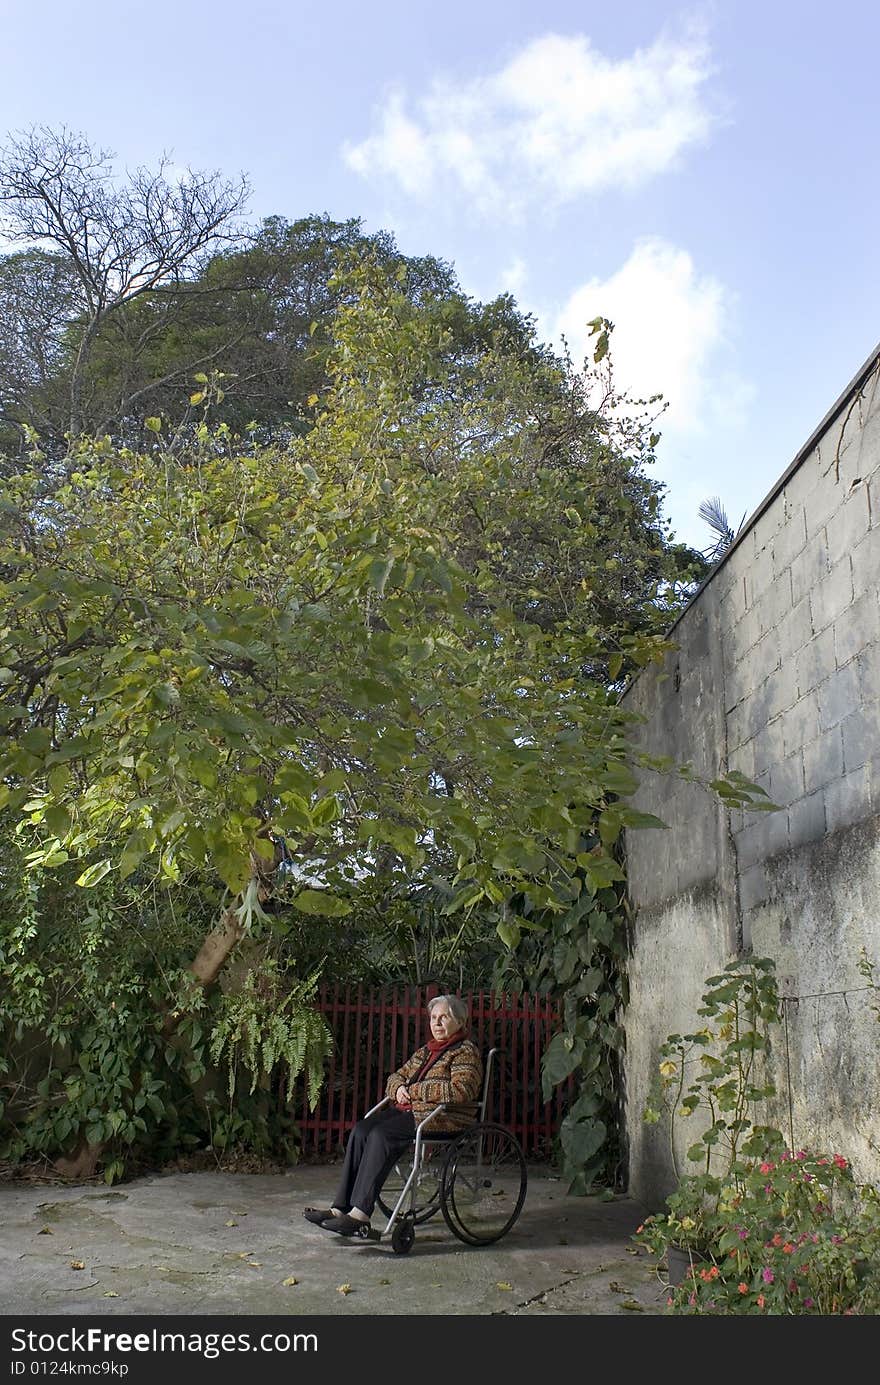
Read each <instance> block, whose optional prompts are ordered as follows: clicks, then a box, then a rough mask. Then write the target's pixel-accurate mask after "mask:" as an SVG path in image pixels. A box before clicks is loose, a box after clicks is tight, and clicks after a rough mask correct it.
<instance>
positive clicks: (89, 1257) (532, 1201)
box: [0, 1164, 666, 1316]
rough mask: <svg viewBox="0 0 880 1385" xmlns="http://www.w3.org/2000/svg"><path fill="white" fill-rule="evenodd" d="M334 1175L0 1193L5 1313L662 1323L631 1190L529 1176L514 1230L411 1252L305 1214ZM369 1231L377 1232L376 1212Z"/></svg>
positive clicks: (421, 1237) (439, 1225)
mask: <svg viewBox="0 0 880 1385" xmlns="http://www.w3.org/2000/svg"><path fill="white" fill-rule="evenodd" d="M337 1173H338V1170H337V1168H336V1167H334V1166H332V1165H319V1164H303V1165H298V1166H297V1167H295V1168H292V1169H290V1170H288V1171H287V1172H285V1173H283V1174H275V1175H264V1174H227V1173H204V1172H202V1173H175V1174H170V1175H156V1176H152V1177H146V1178H138V1179H135V1180H133V1181H132V1182H130V1183H124V1184H122V1185H121V1186H117V1187H113V1188H107V1187H104V1186H103V1185H101V1184H98V1183H88V1184H81V1185H58V1184H38V1185H29V1184H20V1183H6V1184H2V1185H0V1227H2V1230H0V1313H2V1314H16V1315H26V1314H27V1315H46V1314H50V1315H58V1314H61V1315H64V1314H69V1315H79V1316H81V1315H84V1314H88V1315H91V1316H94V1315H101V1316H105V1315H106V1316H111V1315H114V1314H118V1315H131V1314H152V1315H175V1314H176V1315H184V1314H186V1315H198V1314H226V1315H236V1316H238V1315H247V1314H250V1315H274V1314H279V1315H290V1314H298V1315H306V1316H307V1315H311V1314H335V1315H345V1316H352V1315H358V1314H367V1315H373V1316H375V1315H380V1314H446V1315H456V1316H459V1315H462V1314H473V1315H513V1316H559V1315H593V1314H605V1315H608V1314H614V1315H623V1316H627V1315H633V1314H636V1313H643V1314H644V1313H648V1314H662V1313H663V1312H664V1311H665V1307H666V1289H665V1286H664V1284H663V1283H662V1282H661V1277H660V1275H659V1274H658V1272H657V1269H656V1266H655V1263H654V1261H653V1259H652V1257H651V1256H650V1255H649V1254H648V1253H647V1252H646V1251H644V1250H640V1249H638V1248H637V1247H635V1246H634V1245H633V1243H632V1241H631V1239H630V1237H631V1235H632V1232H633V1231H634V1230H635V1228H636V1226H637V1225H638V1223H639V1222H640V1221H641V1220H642V1219H643V1217H644V1215H645V1210H646V1209H645V1208H643V1207H640V1206H639V1204H638V1203H636V1202H634V1201H632V1200H631V1199H629V1198H626V1197H615V1198H614V1199H613V1200H610V1201H603V1200H601V1199H599V1198H574V1197H568V1196H567V1195H566V1193H565V1190H564V1185H563V1184H562V1183H561V1182H560V1180H559V1179H558V1178H557V1177H554V1176H553V1174H552V1173H551V1172H550V1171H549V1170H547V1169H545V1168H532V1169H531V1170H530V1172H529V1187H528V1194H527V1197H526V1201H525V1206H524V1207H523V1210H522V1213H521V1215H520V1218H519V1220H518V1222H517V1223H516V1225H515V1226H514V1227H513V1229H512V1231H510V1232H509V1233H508V1235H507V1236H506V1237H505V1238H504V1239H503V1240H502V1241H500V1242H498V1243H497V1244H496V1245H492V1246H485V1247H480V1248H473V1249H472V1248H470V1247H467V1246H465V1245H463V1244H462V1242H460V1241H458V1240H456V1238H455V1237H454V1236H453V1234H452V1232H451V1231H449V1229H448V1228H447V1226H446V1224H445V1222H444V1221H443V1219H442V1216H441V1217H438V1218H437V1219H436V1220H432V1221H431V1222H429V1223H427V1224H425V1225H423V1226H420V1227H418V1228H417V1231H416V1241H415V1245H414V1247H413V1249H412V1250H411V1252H410V1253H409V1254H408V1255H395V1254H394V1253H393V1252H392V1250H391V1247H390V1244H389V1243H387V1242H380V1243H378V1244H376V1243H372V1242H364V1241H361V1240H358V1241H351V1240H348V1239H345V1238H343V1237H340V1236H335V1235H332V1234H331V1233H328V1232H326V1231H321V1230H320V1229H319V1228H318V1227H315V1226H312V1225H311V1224H310V1223H308V1222H307V1221H305V1220H304V1218H303V1216H302V1208H303V1207H304V1206H309V1205H311V1206H322V1207H323V1206H326V1205H328V1203H329V1201H330V1199H331V1195H332V1192H333V1188H334V1186H335V1182H336V1177H337ZM374 1224H375V1225H377V1226H380V1227H381V1226H382V1225H384V1219H383V1218H381V1217H377V1218H376V1219H375V1223H374Z"/></svg>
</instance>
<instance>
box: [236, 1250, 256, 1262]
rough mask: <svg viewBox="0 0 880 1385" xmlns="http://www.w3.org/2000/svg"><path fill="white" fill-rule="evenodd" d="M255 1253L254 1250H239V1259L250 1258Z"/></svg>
mask: <svg viewBox="0 0 880 1385" xmlns="http://www.w3.org/2000/svg"><path fill="white" fill-rule="evenodd" d="M253 1253H254V1252H253V1251H252V1250H240V1251H239V1252H238V1258H239V1260H250V1258H251V1256H252V1255H253Z"/></svg>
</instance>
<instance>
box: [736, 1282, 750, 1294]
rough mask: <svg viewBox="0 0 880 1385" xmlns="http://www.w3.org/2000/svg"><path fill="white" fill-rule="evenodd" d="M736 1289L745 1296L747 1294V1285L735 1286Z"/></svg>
mask: <svg viewBox="0 0 880 1385" xmlns="http://www.w3.org/2000/svg"><path fill="white" fill-rule="evenodd" d="M736 1287H737V1289H738V1290H739V1292H740V1293H741V1294H747V1293H748V1292H749V1286H748V1284H737V1286H736Z"/></svg>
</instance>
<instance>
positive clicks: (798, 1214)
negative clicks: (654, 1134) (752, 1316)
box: [635, 1128, 880, 1315]
mask: <svg viewBox="0 0 880 1385" xmlns="http://www.w3.org/2000/svg"><path fill="white" fill-rule="evenodd" d="M759 1147H761V1152H760V1153H757V1152H756V1151H757V1149H758V1148H759ZM744 1153H745V1154H749V1155H751V1156H752V1157H751V1158H746V1159H744V1160H743V1161H742V1162H741V1163H740V1164H739V1166H738V1168H737V1169H736V1170H735V1172H734V1174H733V1175H732V1176H731V1177H729V1178H727V1179H724V1180H722V1182H721V1185H720V1187H719V1190H718V1196H717V1202H716V1210H715V1212H714V1213H713V1216H712V1231H713V1237H714V1238H713V1240H712V1241H711V1243H710V1244H707V1245H705V1246H704V1255H705V1258H703V1259H702V1260H697V1259H692V1261H691V1263H690V1265H689V1267H688V1268H687V1270H686V1272H685V1275H684V1278H683V1280H682V1282H681V1283H680V1284H678V1285H671V1286H670V1293H669V1297H668V1299H667V1303H668V1305H669V1307H670V1309H671V1311H672V1312H679V1313H698V1314H702V1313H709V1314H728V1313H773V1314H799V1313H808V1314H823V1315H828V1314H839V1313H843V1314H847V1315H849V1314H855V1313H859V1314H863V1313H870V1314H876V1313H877V1312H878V1311H880V1197H878V1194H877V1191H876V1189H874V1188H870V1187H869V1188H865V1187H859V1186H858V1185H857V1184H856V1183H855V1180H854V1178H853V1174H852V1169H851V1168H850V1165H849V1163H848V1161H847V1159H845V1158H844V1156H843V1155H841V1154H833V1155H824V1154H820V1153H815V1152H811V1151H808V1150H804V1149H801V1150H797V1151H793V1150H790V1149H787V1148H786V1147H785V1141H784V1139H783V1136H782V1135H781V1134H780V1133H779V1132H778V1131H773V1130H771V1129H769V1128H764V1129H762V1130H761V1131H760V1132H756V1133H755V1135H754V1136H753V1137H751V1138H750V1139H749V1140H748V1141H747V1142H746V1146H745V1149H744ZM673 1197H675V1194H673ZM680 1222H681V1219H680V1218H679V1217H678V1216H677V1214H676V1213H675V1212H673V1213H672V1214H671V1215H670V1216H659V1217H649V1218H647V1219H646V1221H645V1223H644V1224H643V1226H642V1227H640V1228H639V1231H638V1232H637V1233H636V1238H635V1239H636V1240H637V1241H638V1242H639V1243H640V1244H642V1245H646V1246H648V1247H649V1248H650V1249H651V1250H652V1251H654V1252H655V1253H657V1252H658V1251H659V1252H662V1251H663V1250H664V1249H666V1250H668V1247H669V1245H670V1244H671V1243H672V1242H673V1240H674V1239H675V1238H677V1237H678V1236H679V1234H680ZM676 1223H679V1224H678V1225H677V1224H676Z"/></svg>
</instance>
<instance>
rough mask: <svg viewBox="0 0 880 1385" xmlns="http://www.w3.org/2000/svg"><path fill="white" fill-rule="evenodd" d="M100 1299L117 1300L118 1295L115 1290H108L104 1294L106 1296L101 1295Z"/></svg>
mask: <svg viewBox="0 0 880 1385" xmlns="http://www.w3.org/2000/svg"><path fill="white" fill-rule="evenodd" d="M101 1297H102V1298H118V1297H119V1295H118V1294H117V1292H116V1290H115V1289H108V1290H107V1292H106V1294H102V1295H101Z"/></svg>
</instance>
